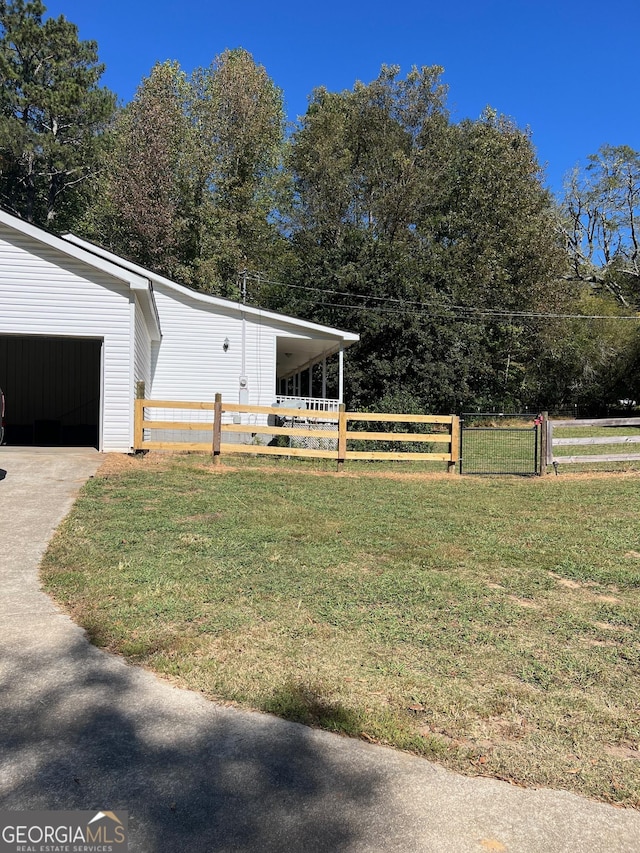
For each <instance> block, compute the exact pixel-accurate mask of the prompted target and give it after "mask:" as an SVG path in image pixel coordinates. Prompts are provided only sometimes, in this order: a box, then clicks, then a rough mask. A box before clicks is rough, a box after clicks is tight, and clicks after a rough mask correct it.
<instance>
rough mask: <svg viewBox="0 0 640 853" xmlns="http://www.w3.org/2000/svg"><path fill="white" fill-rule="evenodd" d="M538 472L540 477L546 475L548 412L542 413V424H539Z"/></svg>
mask: <svg viewBox="0 0 640 853" xmlns="http://www.w3.org/2000/svg"><path fill="white" fill-rule="evenodd" d="M540 429H541V430H542V432H541V433H540V471H539V472H538V473H539V474H540V476H541V477H544V476H545V475H546V473H547V455H548V453H549V438H550V436H549V412H543V413H542V423H541V424H540Z"/></svg>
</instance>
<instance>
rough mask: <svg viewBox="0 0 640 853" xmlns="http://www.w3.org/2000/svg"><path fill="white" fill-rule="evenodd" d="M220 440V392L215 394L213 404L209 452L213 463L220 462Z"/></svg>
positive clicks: (217, 463)
mask: <svg viewBox="0 0 640 853" xmlns="http://www.w3.org/2000/svg"><path fill="white" fill-rule="evenodd" d="M221 442H222V394H216V399H215V403H214V406H213V446H212V448H211V454H212V457H213V464H214V465H219V464H220V444H221Z"/></svg>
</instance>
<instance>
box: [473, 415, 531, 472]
mask: <svg viewBox="0 0 640 853" xmlns="http://www.w3.org/2000/svg"><path fill="white" fill-rule="evenodd" d="M545 415H546V412H543V413H542V414H538V415H534V414H533V413H532V412H462V413H461V414H460V448H459V451H458V466H459V467H458V470H459V472H460V474H461V475H462V474H464V473H465V472H464V454H463V442H464V433H465V427H464V424H465V421H466V420H470V419H471V418H474V417H479V418H505V419H508V418H527V419H528V420H533V427H499V426H496V427H479V430H485V431H487V432H497V431H499V430H501V429H502V430H504V431H505V432H506V431H507V430H508V431H511V432H531V431H533V432H534V451H533V470H532V471H527V472H523V471H486V472H485V471H477V472H471V474H468V475H467V476H477V477H482V476H489V477H491V476H495V477H500V476H503V475H504V476H513V477H517V476H521V477H531V476H540V475H541V474H542V473H543V468H544V467H545V464H544V460H545V458H546V452H543V451H545V448H544V446H543V443H544V440H545V437H546V433H545V429H544V419H545V417H544V416H545Z"/></svg>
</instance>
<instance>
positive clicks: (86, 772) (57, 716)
mask: <svg viewBox="0 0 640 853" xmlns="http://www.w3.org/2000/svg"><path fill="white" fill-rule="evenodd" d="M99 461H100V457H99V455H98V454H97V453H92V452H87V451H79V452H70V451H66V452H51V451H49V452H43V451H36V450H31V451H27V450H21V451H17V450H11V449H9V448H2V449H0V478H1V479H0V590H1V592H0V809H12V810H24V809H31V808H39V809H56V810H57V809H87V810H98V809H102V810H104V809H114V810H117V809H127V810H128V812H129V817H130V834H131V841H130V850H131V851H138V853H192V851H193V853H216V851H243V853H244V851H247V853H249V852H251V853H271V851H273V853H315V851H318V853H338V852H340V853H342V851H344V853H377V851H380V853H383V851H384V853H395V851H402V853H411V851H416V853H418V851H419V852H420V853H422V852H423V851H424V853H431V851H433V853H481V852H482V851H487V850H489V851H509V853H623V852H624V853H638V851H640V813H638V812H634V811H631V810H623V809H614V808H611V807H609V806H606V805H603V804H601V803H595V802H591V801H589V800H586V799H582V798H580V797H578V796H575V795H573V794H569V793H566V792H554V791H546V790H539V791H535V790H524V789H521V788H516V787H513V786H510V785H507V784H505V783H502V782H497V781H494V780H489V779H468V778H464V777H462V776H458V775H456V774H454V773H451V772H449V771H446V770H444V769H442V768H441V767H438V766H436V765H433V764H430V763H429V762H427V761H424V760H422V759H419V758H415V757H413V756H409V755H405V754H403V753H400V752H396V751H393V750H390V749H386V748H382V747H376V746H372V745H370V744H366V743H363V742H360V741H355V740H348V739H346V738H342V737H338V736H335V735H330V734H327V733H324V732H318V731H314V730H312V729H307V728H305V727H304V726H299V725H296V724H293V723H287V722H284V721H282V720H278V719H275V718H273V717H270V716H267V715H263V714H251V713H245V712H240V711H237V710H234V709H230V708H224V707H221V706H217V705H214V704H212V703H210V702H207V701H206V700H205V699H203V698H202V697H201V696H199V695H197V694H195V693H190V692H188V691H184V690H179V689H177V688H174V687H172V686H171V685H169V684H167V683H165V682H163V681H161V680H160V679H158V678H156V677H155V676H153V675H151V674H150V673H147V672H145V671H143V670H141V669H138V668H136V667H132V666H128V665H127V664H125V663H124V662H123V661H122V660H120V659H119V658H116V657H113V656H111V655H108V654H105V653H103V652H101V651H99V650H98V649H96V648H94V647H93V646H91V645H90V644H89V643H88V642H87V638H86V636H85V634H84V632H83V631H82V630H81V629H80V628H78V627H77V626H76V625H74V624H73V623H72V622H71V621H70V620H69V619H68V618H67V617H66V616H65V615H64V614H62V613H61V612H60V611H59V610H58V609H57V608H56V606H55V605H54V604H53V603H52V602H51V600H50V599H49V598H48V597H47V596H46V595H45V594H43V593H42V592H41V591H40V589H39V586H38V580H37V566H38V562H39V559H40V557H41V554H42V551H43V549H44V547H45V544H46V542H47V541H48V539H49V538H50V536H51V534H52V532H53V530H54V529H55V527H56V526H57V524H58V523H59V522H60V520H61V519H62V518H63V516H64V515H65V514H66V512H67V511H68V510H69V508H70V506H71V503H72V501H73V498H74V495H75V494H76V492H77V490H78V488H79V487H80V486H81V484H82V482H83V481H84V480H85V479H86V478H87V477H89V476H91V475H92V474H93V473H94V472H95V470H96V469H97V467H98V464H99Z"/></svg>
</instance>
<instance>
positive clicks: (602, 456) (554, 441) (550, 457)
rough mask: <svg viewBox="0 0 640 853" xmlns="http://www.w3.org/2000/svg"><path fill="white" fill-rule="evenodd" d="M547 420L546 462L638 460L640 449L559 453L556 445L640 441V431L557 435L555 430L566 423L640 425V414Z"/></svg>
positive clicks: (571, 445)
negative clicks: (636, 450)
mask: <svg viewBox="0 0 640 853" xmlns="http://www.w3.org/2000/svg"><path fill="white" fill-rule="evenodd" d="M545 423H546V464H547V465H553V466H554V467H556V466H557V465H559V464H562V465H572V464H591V463H592V462H637V461H640V453H589V454H588V455H587V454H582V455H576V454H567V455H566V456H563V455H556V454H555V453H554V448H555V447H599V446H603V445H605V446H606V445H615V444H640V435H637V434H636V435H605V436H570V437H562V438H556V437H554V434H553V433H554V430H555V429H558V428H562V427H570V428H571V427H587V428H589V427H590V428H595V429H598V428H612V429H619V428H622V427H633V428H636V429H640V418H595V419H594V418H590V419H586V418H585V419H574V420H557V421H556V420H553V421H552V420H549V419H547V418H545Z"/></svg>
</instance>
